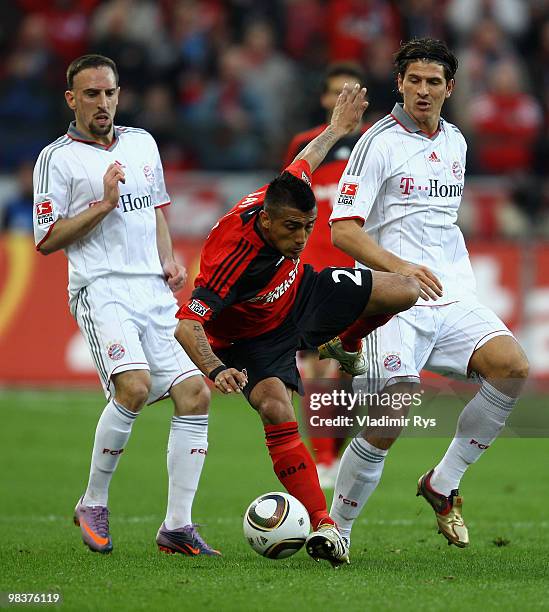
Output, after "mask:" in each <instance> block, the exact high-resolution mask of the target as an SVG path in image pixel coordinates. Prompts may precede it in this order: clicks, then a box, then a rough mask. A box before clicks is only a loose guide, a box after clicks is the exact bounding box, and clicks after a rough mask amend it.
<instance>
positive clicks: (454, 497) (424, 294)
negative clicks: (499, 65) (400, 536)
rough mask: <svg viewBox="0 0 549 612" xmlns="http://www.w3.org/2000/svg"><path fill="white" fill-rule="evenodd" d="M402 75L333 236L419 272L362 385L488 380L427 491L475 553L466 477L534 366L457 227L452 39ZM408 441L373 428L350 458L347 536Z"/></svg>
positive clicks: (344, 510)
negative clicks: (481, 291)
mask: <svg viewBox="0 0 549 612" xmlns="http://www.w3.org/2000/svg"><path fill="white" fill-rule="evenodd" d="M395 68H396V74H397V85H398V90H399V92H400V93H401V94H402V96H403V101H404V103H403V104H396V105H395V107H394V108H393V110H392V112H391V113H390V114H389V115H387V116H386V117H384V118H383V119H381V120H380V121H378V122H377V123H376V124H374V125H373V126H372V127H371V128H370V129H369V130H368V131H367V132H366V133H365V134H364V135H363V136H362V138H361V139H360V141H359V142H358V143H357V144H356V146H355V148H354V150H353V153H352V155H351V157H350V159H349V163H348V164H347V168H346V170H345V172H344V174H343V176H342V178H341V181H340V184H339V196H338V201H337V203H336V206H335V207H334V210H333V213H332V216H331V223H332V240H333V242H334V244H335V245H336V246H338V247H339V248H340V249H342V250H343V251H345V252H346V253H348V254H349V255H351V256H352V257H354V258H355V260H356V261H357V264H358V266H359V267H364V266H366V267H369V268H372V269H374V270H383V271H389V272H398V273H400V274H404V275H408V276H413V277H415V278H416V279H417V280H418V281H419V283H420V286H421V290H422V291H421V297H420V299H419V301H418V303H417V304H416V306H414V307H412V308H411V309H410V310H408V311H406V312H402V313H399V314H398V315H396V316H395V317H394V318H393V319H392V320H391V321H390V322H389V323H387V324H386V325H385V326H383V327H380V328H378V329H377V330H376V331H375V332H374V333H372V334H371V335H370V336H368V337H367V338H366V341H365V342H366V347H367V349H368V350H367V352H368V353H369V360H370V369H369V372H368V374H367V375H366V376H365V377H364V378H357V379H355V388H356V383H358V387H359V388H360V387H362V388H363V389H364V388H366V389H368V390H369V391H373V390H377V391H380V390H382V389H385V390H386V392H387V393H403V392H409V393H413V392H414V390H416V391H417V390H418V383H419V380H420V379H419V373H420V371H421V370H422V369H423V368H426V369H428V370H434V371H438V372H442V373H445V374H455V375H462V376H472V377H475V378H476V379H477V380H478V382H479V383H480V387H479V389H478V393H477V394H476V395H475V396H474V397H473V399H472V400H471V401H470V402H469V403H468V404H467V405H466V406H465V408H464V409H463V412H462V413H461V415H460V417H459V419H458V423H457V430H456V433H455V437H454V439H453V440H452V442H451V444H450V446H449V448H448V450H447V452H446V454H445V455H444V457H443V458H442V460H441V461H440V462H439V463H438V464H437V465H436V466H435V467H434V468H433V469H431V470H429V471H428V472H427V473H426V474H424V475H423V476H422V477H421V478H420V479H419V482H418V489H417V494H418V495H421V496H423V497H424V498H425V499H426V500H427V501H428V502H429V504H430V505H431V506H432V508H433V509H434V511H435V514H436V519H437V523H438V528H439V531H440V532H441V533H442V534H443V535H444V536H445V537H446V539H447V540H448V543H449V544H455V545H456V546H458V547H465V546H467V544H468V543H469V536H468V531H467V528H466V526H465V524H464V521H463V518H462V499H461V497H460V496H459V493H458V487H459V484H460V480H461V477H462V476H463V474H464V472H465V471H466V469H467V468H468V467H469V465H471V464H472V463H474V462H475V461H476V460H477V459H478V458H479V457H480V456H481V455H482V454H483V453H484V452H485V450H486V449H487V448H488V447H489V446H490V445H491V444H492V442H493V441H494V440H495V439H496V437H497V436H498V434H499V432H500V431H501V430H502V428H503V427H504V424H505V421H506V418H507V417H508V416H509V414H510V412H511V410H512V409H513V406H514V405H515V403H516V402H517V399H518V397H519V395H520V392H521V390H522V387H523V385H524V382H525V380H526V377H527V375H528V361H527V359H526V356H525V355H524V352H523V351H522V349H521V347H520V346H519V344H518V343H517V341H516V340H515V338H514V337H513V335H512V333H511V332H510V331H509V330H508V329H507V327H506V326H505V324H504V323H503V322H502V321H501V320H500V319H499V318H498V317H497V316H496V315H495V314H494V313H493V312H492V311H491V310H490V309H489V308H487V307H486V306H484V305H482V304H481V303H479V302H478V300H477V297H476V294H475V279H474V277H473V272H472V269H471V264H470V261H469V255H468V253H467V249H466V247H465V242H464V239H463V235H462V233H461V231H460V229H459V228H458V226H457V225H456V220H457V213H458V208H459V205H460V201H461V195H462V192H463V184H464V174H465V156H466V149H467V145H466V143H465V139H464V138H463V136H462V134H461V132H460V131H459V129H458V128H457V127H456V126H454V125H452V124H451V123H448V122H447V121H445V120H444V119H442V118H441V117H440V113H441V108H442V105H443V104H444V102H445V100H446V99H447V98H449V97H450V96H451V94H452V91H453V89H454V74H455V72H456V70H457V59H456V57H455V56H454V55H453V54H452V53H451V52H450V51H449V50H448V48H447V47H446V45H445V43H443V42H442V41H437V40H433V39H418V40H412V41H409V42H407V43H404V44H403V45H402V46H401V48H400V49H399V51H398V52H397V54H396V55H395ZM393 408H394V406H393ZM389 412H391V416H393V417H398V416H400V415H402V414H403V412H402V411H401V412H399V411H395V410H390V411H389ZM398 434H399V430H398V428H396V429H393V430H389V431H388V430H387V429H385V430H383V429H382V430H379V429H377V430H376V428H369V429H365V430H364V431H363V432H362V434H360V435H359V436H357V437H356V438H355V439H354V440H353V441H352V442H351V444H350V445H349V446H348V447H347V449H346V450H345V453H344V455H343V458H342V462H341V467H340V469H339V474H338V477H337V482H336V486H335V492H334V501H333V504H332V508H331V511H330V515H331V516H332V517H333V518H334V519H335V521H336V522H337V524H338V526H339V528H340V530H341V533H342V534H343V535H344V536H346V537H347V538H350V533H351V528H352V525H353V521H354V520H355V519H356V517H357V516H358V515H359V513H360V511H361V510H362V508H363V507H364V505H365V503H366V501H367V500H368V498H369V496H370V495H371V494H372V492H373V491H374V489H375V488H376V486H377V484H378V482H379V480H380V478H381V473H382V470H383V464H384V460H385V456H386V455H387V451H388V449H389V448H390V446H391V445H392V444H393V442H394V441H395V439H396V437H397V436H398Z"/></svg>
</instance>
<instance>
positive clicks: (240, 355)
mask: <svg viewBox="0 0 549 612" xmlns="http://www.w3.org/2000/svg"><path fill="white" fill-rule="evenodd" d="M365 95H366V90H365V89H360V87H359V86H358V85H356V86H355V87H353V88H351V87H350V86H345V87H344V88H343V91H342V93H341V95H340V96H339V98H338V102H337V104H336V107H335V109H334V112H333V115H332V119H331V121H330V125H329V126H328V127H327V128H326V129H325V130H324V131H323V132H322V133H321V134H320V135H319V136H318V137H317V138H315V139H314V140H313V141H312V142H310V143H309V144H308V145H307V146H306V147H305V148H304V149H303V151H301V153H300V154H299V155H298V156H297V158H296V159H295V160H294V162H293V163H292V164H291V165H290V166H288V168H286V170H285V171H284V172H283V173H282V174H281V175H280V176H278V177H277V178H275V179H274V180H273V181H272V182H271V183H270V184H269V185H266V186H265V187H262V188H261V189H259V190H257V191H256V192H254V193H251V194H250V195H248V196H247V197H245V198H244V199H243V200H241V201H240V202H239V203H238V204H237V205H236V206H235V207H234V208H233V209H231V210H230V211H229V212H228V213H227V214H226V215H225V216H224V217H222V218H221V219H220V221H219V222H218V223H217V224H216V225H215V226H214V228H213V229H212V231H211V232H210V234H209V236H208V237H207V239H206V242H205V244H204V247H203V249H202V255H201V261H200V273H199V275H198V276H197V278H196V281H195V290H194V291H193V294H192V297H191V299H190V300H189V302H188V303H187V304H185V305H184V306H182V307H181V308H180V310H179V312H178V313H177V317H178V318H179V319H180V321H179V323H178V326H177V329H176V332H175V336H176V338H177V339H178V341H179V342H180V343H181V345H182V346H183V348H184V349H185V350H186V351H187V353H188V355H189V356H190V357H191V359H192V360H193V361H194V362H195V364H196V365H197V366H198V367H199V368H200V369H201V370H202V372H204V374H206V375H207V376H209V378H210V379H211V380H213V381H214V382H215V385H216V387H217V388H218V389H219V390H221V391H222V392H224V393H231V392H240V391H243V392H244V394H245V396H246V398H247V399H248V402H249V403H250V404H251V406H252V407H253V408H255V409H256V410H257V411H258V413H259V415H260V417H261V420H262V421H263V424H264V428H265V437H266V444H267V448H268V451H269V454H270V456H271V459H272V462H273V467H274V471H275V473H276V475H277V477H278V479H279V480H280V482H281V483H282V485H283V486H284V487H285V488H286V489H287V490H288V492H289V493H290V494H291V495H294V496H295V497H297V499H299V500H300V501H301V502H302V503H303V505H304V506H305V508H307V511H308V513H309V515H310V517H311V524H312V527H313V530H314V531H313V533H311V534H310V535H309V537H308V538H307V542H306V549H307V552H308V553H309V554H310V555H311V556H312V557H313V558H315V559H317V560H318V559H327V560H328V561H330V563H331V564H332V565H334V566H337V565H340V564H342V563H346V562H348V559H349V556H348V546H347V543H346V541H345V540H344V539H343V538H342V537H341V535H340V534H339V531H338V530H337V526H336V525H335V523H334V521H333V520H332V519H331V518H330V516H329V514H328V511H327V509H326V500H325V498H324V494H323V493H322V489H321V488H320V485H319V482H318V476H317V472H316V468H315V464H314V462H313V460H312V457H311V455H310V454H309V452H308V450H307V448H306V447H305V445H304V444H303V442H302V440H301V438H300V435H299V432H298V427H297V422H296V420H295V413H294V408H293V405H292V401H291V397H292V393H293V391H295V390H298V391H300V390H301V381H300V378H299V373H298V370H297V366H296V352H297V350H298V349H300V348H313V347H316V346H318V345H319V344H322V343H324V342H326V341H328V340H329V339H331V338H333V337H334V336H335V335H337V334H339V333H340V332H342V330H345V333H346V334H352V335H354V336H356V337H357V338H362V337H363V336H365V335H366V334H367V333H369V331H371V330H372V329H373V327H372V318H373V319H376V315H379V314H381V313H396V312H400V311H402V310H406V309H408V308H410V307H411V306H412V305H413V304H415V302H416V300H417V298H418V296H419V284H418V283H417V281H416V280H415V279H412V278H408V277H404V276H400V275H398V274H391V273H385V272H371V271H370V270H354V269H352V268H328V269H326V270H322V271H321V272H315V271H314V270H313V268H312V267H311V266H308V265H306V266H303V264H302V263H301V261H300V255H301V253H302V251H303V249H304V248H305V244H306V243H307V239H308V237H309V235H310V233H311V231H312V229H313V226H314V223H315V219H316V214H317V211H316V203H315V197H314V194H313V191H312V189H311V187H310V185H311V173H312V171H314V170H315V169H316V168H317V167H318V165H319V164H320V162H321V161H322V160H323V159H324V157H325V155H326V153H327V152H328V151H329V150H330V149H331V148H332V146H333V145H334V143H335V142H337V141H338V140H339V139H340V138H341V137H343V136H345V135H346V134H348V133H349V132H352V131H353V130H354V129H355V128H356V126H357V125H358V123H359V122H360V119H361V117H362V114H363V112H364V110H365V108H366V107H367V102H366V100H365ZM340 336H341V334H340Z"/></svg>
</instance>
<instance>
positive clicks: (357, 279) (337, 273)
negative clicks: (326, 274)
mask: <svg viewBox="0 0 549 612" xmlns="http://www.w3.org/2000/svg"><path fill="white" fill-rule="evenodd" d="M341 276H347V277H348V278H350V279H351V280H352V281H353V283H354V284H355V285H358V286H359V287H360V286H361V285H362V275H361V274H360V270H355V271H354V272H349V270H334V271H333V272H332V278H333V279H334V283H340V282H341V278H340V277H341Z"/></svg>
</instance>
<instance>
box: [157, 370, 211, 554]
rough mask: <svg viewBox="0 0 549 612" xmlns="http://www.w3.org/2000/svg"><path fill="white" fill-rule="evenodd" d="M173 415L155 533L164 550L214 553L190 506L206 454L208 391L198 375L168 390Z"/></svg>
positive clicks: (184, 552)
mask: <svg viewBox="0 0 549 612" xmlns="http://www.w3.org/2000/svg"><path fill="white" fill-rule="evenodd" d="M170 395H171V397H172V400H173V402H174V416H173V418H172V422H171V428H170V437H169V440H168V458H167V464H168V506H167V510H166V518H165V519H164V522H163V523H162V525H161V526H160V529H159V530H158V533H157V536H156V542H157V544H158V547H159V549H160V550H161V551H162V552H166V553H169V554H171V553H181V554H183V555H189V556H196V555H209V556H218V555H220V554H221V553H219V551H217V550H215V549H213V548H212V547H211V546H209V545H208V544H207V543H206V542H205V541H204V540H203V539H202V537H201V536H200V534H199V533H198V531H197V529H196V526H195V525H194V523H193V522H192V516H191V511H192V505H193V501H194V497H195V494H196V490H197V488H198V482H199V480H200V475H201V473H202V468H203V466H204V460H205V458H206V455H207V453H208V406H209V403H210V391H209V389H208V387H207V386H206V384H205V383H204V380H203V378H202V376H192V377H190V378H187V379H185V380H184V381H182V382H180V383H179V384H177V385H175V386H174V387H172V388H171V390H170Z"/></svg>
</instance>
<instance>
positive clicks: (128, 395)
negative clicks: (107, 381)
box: [113, 371, 151, 412]
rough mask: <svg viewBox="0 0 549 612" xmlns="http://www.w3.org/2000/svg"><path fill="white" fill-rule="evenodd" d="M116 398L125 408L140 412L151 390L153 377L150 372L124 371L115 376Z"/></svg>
mask: <svg viewBox="0 0 549 612" xmlns="http://www.w3.org/2000/svg"><path fill="white" fill-rule="evenodd" d="M113 381H114V386H115V389H116V392H115V398H116V400H117V401H118V402H120V403H121V404H122V405H123V406H124V408H126V409H127V410H130V411H131V412H139V411H140V410H141V408H143V406H144V405H145V402H146V401H147V399H148V398H149V394H150V392H151V379H150V375H149V373H148V372H145V371H142V372H139V373H137V372H122V373H120V374H117V375H116V376H115V377H114V378H113Z"/></svg>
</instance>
